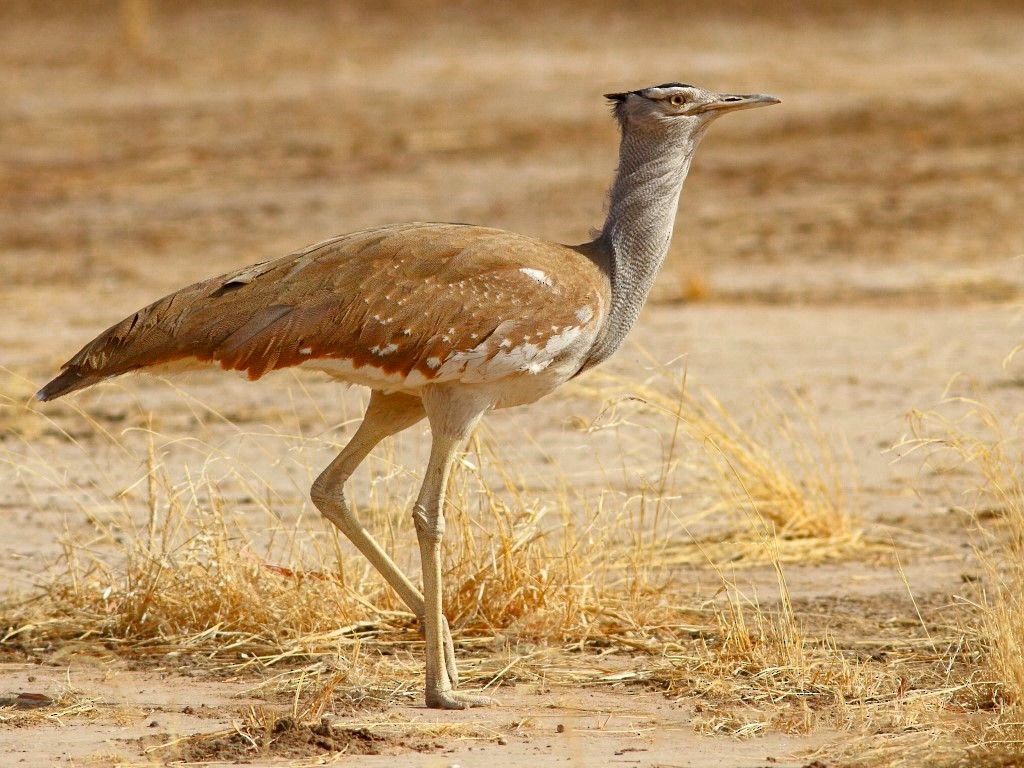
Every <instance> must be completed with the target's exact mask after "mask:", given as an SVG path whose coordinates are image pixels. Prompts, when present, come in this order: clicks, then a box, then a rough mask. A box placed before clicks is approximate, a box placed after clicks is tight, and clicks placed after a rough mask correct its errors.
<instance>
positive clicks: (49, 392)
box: [36, 368, 102, 403]
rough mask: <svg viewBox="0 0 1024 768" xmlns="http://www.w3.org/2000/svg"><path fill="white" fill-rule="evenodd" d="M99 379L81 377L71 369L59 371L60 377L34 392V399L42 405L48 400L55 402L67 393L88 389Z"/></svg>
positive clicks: (99, 378) (95, 377)
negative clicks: (41, 402) (40, 401)
mask: <svg viewBox="0 0 1024 768" xmlns="http://www.w3.org/2000/svg"><path fill="white" fill-rule="evenodd" d="M101 378H102V377H98V376H83V375H82V374H81V373H80V372H78V371H76V370H75V369H73V368H66V369H65V370H63V371H61V373H60V375H58V376H57V377H55V378H54V379H53V380H52V381H50V382H49V383H47V384H46V386H44V387H43V388H42V389H40V390H39V391H38V392H36V399H37V400H42V401H43V402H44V403H45V402H47V401H49V400H56V399H57V398H58V397H63V396H64V395H66V394H68V393H69V392H76V391H78V390H79V389H85V388H86V387H90V386H92V385H93V384H95V383H96V382H98V381H100V380H101Z"/></svg>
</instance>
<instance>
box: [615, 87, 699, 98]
mask: <svg viewBox="0 0 1024 768" xmlns="http://www.w3.org/2000/svg"><path fill="white" fill-rule="evenodd" d="M693 87H694V86H692V85H688V84H686V83H662V84H661V85H650V86H648V87H647V88H641V89H639V90H636V91H625V92H623V93H606V94H605V95H604V97H605V98H606V99H608V100H609V101H625V100H626V98H627V97H628V96H629V95H630V94H635V95H637V96H643V95H644V91H649V90H651V89H652V88H693Z"/></svg>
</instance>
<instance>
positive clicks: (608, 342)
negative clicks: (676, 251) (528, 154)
mask: <svg viewBox="0 0 1024 768" xmlns="http://www.w3.org/2000/svg"><path fill="white" fill-rule="evenodd" d="M699 140H700V134H699V133H696V134H695V133H685V134H682V135H672V134H671V133H668V134H666V133H664V132H658V133H657V134H655V133H654V132H653V131H649V130H644V129H643V128H632V129H631V126H630V125H629V124H628V123H624V124H623V132H622V143H621V145H620V149H619V167H618V170H617V171H616V174H615V181H614V183H613V184H612V188H611V192H610V194H609V204H608V218H607V220H606V221H605V223H604V227H603V228H602V229H601V234H600V236H599V237H598V239H597V241H596V242H595V245H597V246H598V247H599V248H600V249H601V250H602V251H603V252H604V253H605V255H606V257H607V263H608V265H609V272H610V274H609V278H610V280H611V306H610V307H609V311H608V316H607V320H606V322H605V328H604V331H603V333H602V335H601V336H600V337H599V338H598V340H597V342H596V343H595V344H594V347H593V348H592V350H591V354H590V357H589V359H588V360H587V364H586V367H587V368H589V367H591V366H594V365H597V364H598V363H600V362H601V361H603V360H605V359H607V358H608V357H609V356H611V354H612V353H614V352H615V351H616V350H617V349H618V348H619V347H620V346H622V342H623V341H624V340H625V338H626V334H627V333H628V332H629V329H630V328H632V327H633V324H634V323H635V322H636V319H637V318H638V317H639V316H640V310H641V309H642V308H643V305H644V302H645V301H646V300H647V295H648V293H650V290H651V286H652V285H653V284H654V278H655V277H656V276H657V274H658V269H659V268H660V267H661V264H662V262H663V261H664V260H665V256H666V254H668V247H669V243H670V242H671V239H672V228H673V225H674V224H675V218H676V209H677V207H678V205H679V194H680V192H681V191H682V189H683V182H684V181H685V180H686V174H687V172H688V171H689V170H690V160H691V159H692V157H693V151H694V149H696V147H697V143H698V141H699Z"/></svg>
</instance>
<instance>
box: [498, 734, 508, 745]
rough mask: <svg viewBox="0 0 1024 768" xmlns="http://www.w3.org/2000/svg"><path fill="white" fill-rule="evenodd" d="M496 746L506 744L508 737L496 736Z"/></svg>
mask: <svg viewBox="0 0 1024 768" xmlns="http://www.w3.org/2000/svg"><path fill="white" fill-rule="evenodd" d="M498 746H499V747H504V746H508V739H506V738H505V737H504V736H499V737H498Z"/></svg>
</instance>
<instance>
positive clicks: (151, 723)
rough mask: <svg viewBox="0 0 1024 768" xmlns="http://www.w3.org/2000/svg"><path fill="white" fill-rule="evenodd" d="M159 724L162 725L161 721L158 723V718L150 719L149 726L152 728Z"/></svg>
mask: <svg viewBox="0 0 1024 768" xmlns="http://www.w3.org/2000/svg"><path fill="white" fill-rule="evenodd" d="M159 726H160V723H158V722H157V721H156V720H150V721H149V727H150V728H158V727H159Z"/></svg>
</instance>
